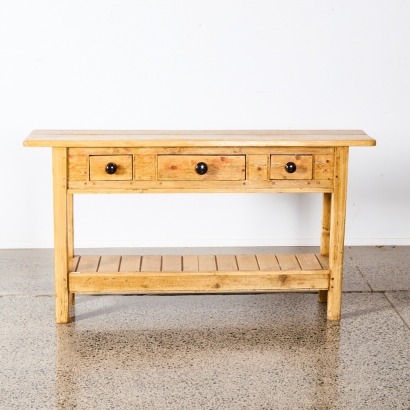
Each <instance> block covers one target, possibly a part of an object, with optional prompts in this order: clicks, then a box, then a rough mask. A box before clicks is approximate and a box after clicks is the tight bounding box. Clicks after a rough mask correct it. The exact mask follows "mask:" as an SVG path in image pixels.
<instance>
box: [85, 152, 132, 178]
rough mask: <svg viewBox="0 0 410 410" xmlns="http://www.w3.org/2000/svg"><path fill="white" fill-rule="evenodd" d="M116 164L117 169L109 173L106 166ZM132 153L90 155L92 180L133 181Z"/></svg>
mask: <svg viewBox="0 0 410 410" xmlns="http://www.w3.org/2000/svg"><path fill="white" fill-rule="evenodd" d="M108 164H115V166H116V171H115V172H114V173H112V174H109V173H107V171H106V166H107V165H108ZM131 180H132V155H90V181H131Z"/></svg>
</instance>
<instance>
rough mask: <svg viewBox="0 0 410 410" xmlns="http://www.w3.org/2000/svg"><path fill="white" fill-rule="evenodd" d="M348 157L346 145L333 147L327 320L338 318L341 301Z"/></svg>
mask: <svg viewBox="0 0 410 410" xmlns="http://www.w3.org/2000/svg"><path fill="white" fill-rule="evenodd" d="M348 157H349V148H348V147H337V148H335V175H334V181H335V182H334V191H333V194H332V203H331V217H330V243H329V269H330V283H329V292H328V301H327V318H328V319H329V320H340V311H341V303H342V279H343V255H344V236H345V219H346V192H347V165H348Z"/></svg>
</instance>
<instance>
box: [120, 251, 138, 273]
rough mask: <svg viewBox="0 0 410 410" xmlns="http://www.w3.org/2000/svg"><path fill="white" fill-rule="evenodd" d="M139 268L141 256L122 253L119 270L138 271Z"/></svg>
mask: <svg viewBox="0 0 410 410" xmlns="http://www.w3.org/2000/svg"><path fill="white" fill-rule="evenodd" d="M140 268H141V256H139V255H123V256H122V257H121V264H120V270H119V271H120V272H139V271H140Z"/></svg>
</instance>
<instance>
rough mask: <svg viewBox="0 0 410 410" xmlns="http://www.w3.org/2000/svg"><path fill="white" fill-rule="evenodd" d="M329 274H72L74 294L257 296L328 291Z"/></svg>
mask: <svg viewBox="0 0 410 410" xmlns="http://www.w3.org/2000/svg"><path fill="white" fill-rule="evenodd" d="M328 283H329V272H323V271H303V272H300V271H299V272H298V271H289V272H286V273H284V272H283V271H282V272H274V273H262V272H260V271H257V272H248V273H241V272H224V274H223V275H218V274H216V275H215V274H211V275H207V274H201V273H186V272H181V273H179V274H171V273H169V274H167V275H157V274H156V272H147V274H146V275H144V274H142V273H138V272H135V273H131V272H130V273H124V274H122V275H112V274H108V273H107V274H104V273H90V274H79V273H71V274H70V287H71V289H72V290H73V291H74V292H78V293H81V292H93V293H99V292H143V293H149V292H156V293H158V292H159V293H162V292H207V293H208V292H216V293H217V292H227V291H228V292H254V291H274V290H284V289H288V290H292V289H306V290H319V289H327V286H328Z"/></svg>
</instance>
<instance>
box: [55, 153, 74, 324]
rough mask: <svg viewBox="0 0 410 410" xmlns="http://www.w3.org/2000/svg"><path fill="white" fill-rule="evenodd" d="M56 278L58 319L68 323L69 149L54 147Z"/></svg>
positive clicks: (60, 321) (58, 321) (59, 321)
mask: <svg viewBox="0 0 410 410" xmlns="http://www.w3.org/2000/svg"><path fill="white" fill-rule="evenodd" d="M53 200H54V280H55V297H56V300H55V302H56V321H57V323H68V322H69V320H70V315H69V310H70V301H69V295H68V232H67V231H68V229H67V225H68V224H67V221H68V219H67V208H68V200H67V149H66V148H53Z"/></svg>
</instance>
